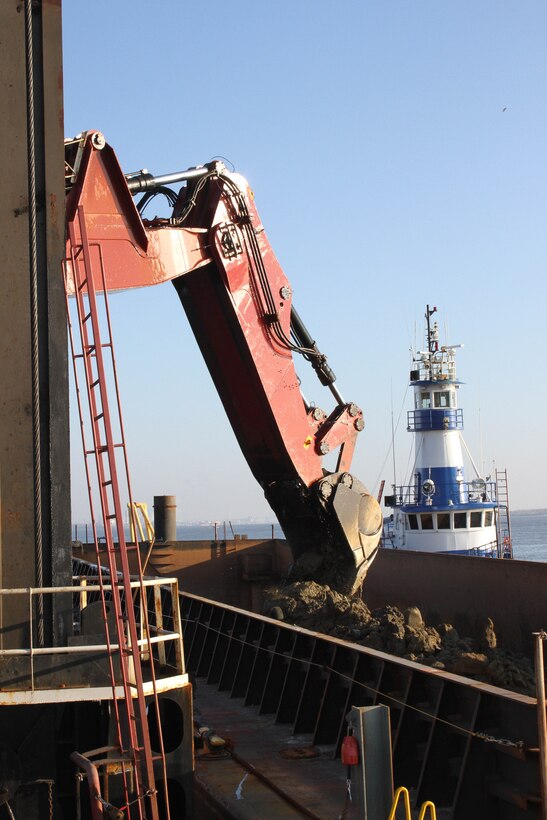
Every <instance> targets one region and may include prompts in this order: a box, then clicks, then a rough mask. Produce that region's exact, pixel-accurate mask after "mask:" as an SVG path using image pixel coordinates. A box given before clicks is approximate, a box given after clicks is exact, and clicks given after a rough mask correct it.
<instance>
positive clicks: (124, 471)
mask: <svg viewBox="0 0 547 820" xmlns="http://www.w3.org/2000/svg"><path fill="white" fill-rule="evenodd" d="M67 228H68V247H67V250H68V253H67V264H66V265H65V271H67V270H70V275H71V283H72V286H71V288H69V287H68V286H67V310H68V320H69V328H70V339H71V343H72V354H73V363H74V373H75V377H76V387H77V394H78V406H79V410H80V424H81V430H82V440H83V444H84V453H85V462H86V476H87V480H88V487H89V497H90V507H91V514H92V518H93V533H94V536H95V546H96V552H97V563H98V566H99V579H100V585H101V588H102V595H101V600H102V606H103V618H104V622H105V637H106V643H107V646H108V657H109V664H110V678H111V685H112V697H113V704H114V714H115V724H116V730H117V739H118V746H119V750H120V755H121V756H122V757H123V756H126V757H127V759H128V768H130V769H131V771H133V773H134V778H135V787H136V798H135V795H134V794H131V793H130V792H129V788H128V777H127V774H128V772H127V771H126V770H125V769H124V770H123V781H124V791H125V798H126V803H127V804H129V803H130V802H132V805H133V808H131V806H129V805H128V807H127V812H128V814H127V816H128V817H129V818H130V817H138V818H139V820H143V819H144V818H145V817H149V818H151V820H159V814H158V803H157V796H156V787H155V777H154V758H155V755H154V754H153V752H152V748H151V743H150V734H149V727H148V720H147V704H146V701H145V697H144V681H143V672H142V667H141V657H140V649H139V646H138V638H139V635H138V631H137V619H136V612H135V604H134V598H133V592H132V589H131V586H130V582H131V573H130V568H129V560H128V550H129V549H131V548H132V549H133V550H134V552H135V555H136V560H137V565H138V577H139V578H140V580H141V581H142V569H141V567H140V555H139V550H138V549H137V548H136V545H135V544H133V545H131V544H128V543H127V541H126V538H125V532H124V516H123V511H124V507H123V505H122V501H121V494H120V481H121V480H122V479H121V477H120V473H121V476H123V479H125V486H126V490H127V494H128V499H129V501H131V500H132V497H131V487H130V480H129V470H128V464H127V454H126V447H125V439H124V432H123V421H122V417H121V406H120V397H119V391H118V383H117V376H116V367H115V359H114V348H113V343H112V331H111V327H110V318H109V311H108V301H107V290H108V289H107V286H106V282H105V277H104V267H103V265H102V259H101V256H100V255H97V254H94V253H93V251H94V250H96V247H93V246H92V245H91V243H90V241H89V237H88V235H87V220H86V215H85V209H84V206H82V205H78V207H77V208H76V209H75V210H73V211H72V212H71V216H70V219H69V221H68V225H67ZM97 283H99V284H100V289H101V291H102V293H103V304H102V305H101V306H100V305H99V303H98V296H97V287H96V285H97ZM70 290H72V291H73V293H74V295H75V304H76V317H77V324H78V330H79V339H80V343H81V352H80V353H77V352H76V348H75V344H74V334H73V331H72V322H71V316H70V310H69V309H68V308H69V304H68V293H69V291H70ZM105 324H106V337H105V335H104V334H105V327H104V325H105ZM108 357H110V369H108V368H107V358H108ZM78 361H80V362H81V363H82V364H83V371H84V376H85V385H86V389H87V398H88V406H89V419H88V424H89V427H90V429H91V435H92V440H93V446H92V447H91V448H88V447H87V445H86V443H85V432H84V427H85V419H84V413H83V406H82V402H81V396H80V390H79V386H78V367H77V362H78ZM109 377H110V379H113V381H114V385H115V398H116V401H115V403H114V408H115V409H114V412H113V413H112V412H111V409H110V403H109V395H108V381H109ZM114 430H117V435H118V436H119V438H118V441H116V439H115V433H114ZM120 453H121V456H122V458H121V464H120V465H119V464H118V463H117V457H116V456H117V454H120ZM90 461H91V463H92V465H93V466H94V468H95V469H94V470H93V469H90V465H89V462H90ZM93 479H95V480H96V487H95V493H96V495H98V498H99V504H100V509H101V514H102V524H103V528H104V536H105V542H106V555H105V553H104V552H101V550H100V547H99V542H98V538H97V523H96V518H95V512H94V502H93V495H94V491H93V486H92V484H93ZM131 509H132V507H131ZM135 531H136V528H135ZM115 538H116V539H117V544H116V543H115ZM105 557H106V559H107V564H108V570H109V577H108V578H107V579H105V577H104V574H103V572H102V570H101V563H102V561H104V559H105ZM107 582H108V583H110V582H111V583H112V591H111V593H110V594H109V597H108V600H107V596H106V593H105V590H104V584H105V583H107ZM140 596H141V597H140V600H141V609H142V614H143V619H144V624H145V631H146V635H147V636H149V634H150V631H149V629H148V623H147V613H146V595H145V591H144V587H142V586H141V588H140ZM109 608H112V610H113V612H114V622H115V627H116V638H117V645H118V647H119V649H113V648H112V640H111V635H110V632H109V627H108V624H109V618H108V610H109ZM148 651H149V656H150V657H151V658H152V652H151V646H150V645H149V646H148ZM117 664H119V668H120V672H119V677H120V680H121V687H122V689H123V697H122V698H119V696H118V695H117V691H116V690H117V679H118V674H117V672H116V669H115V666H117ZM150 676H151V678H152V681H153V684H154V686H153V689H154V693H155V697H154V704H153V708H155V709H156V714H157V718H158V720H157V723H158V727H159V726H160V725H161V724H160V720H159V702H158V698H157V692H156V686H155V679H154V669H153V663H151V664H150ZM133 679H134V683H133V682H132V681H133ZM161 745H162V744H161V741H160V746H161ZM157 757H159V759H160V760H161V764H162V767H163V773H164V777H163V780H164V784H165V788H167V777H166V776H165V755H164V754H163V751H162V750H161V749H160V752H159V755H158V756H157ZM165 803H166V806H167V808H166V812H167V814H166V815H165V817H166V820H168V818H169V809H168V800H167V795H166V800H165Z"/></svg>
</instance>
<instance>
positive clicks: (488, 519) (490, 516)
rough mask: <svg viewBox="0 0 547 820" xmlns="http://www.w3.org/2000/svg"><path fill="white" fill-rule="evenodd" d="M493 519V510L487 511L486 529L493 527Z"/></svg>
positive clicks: (485, 515)
mask: <svg viewBox="0 0 547 820" xmlns="http://www.w3.org/2000/svg"><path fill="white" fill-rule="evenodd" d="M492 518H493V513H492V510H486V512H485V513H484V526H485V527H491V526H492Z"/></svg>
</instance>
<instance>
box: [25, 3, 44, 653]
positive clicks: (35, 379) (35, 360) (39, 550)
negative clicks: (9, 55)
mask: <svg viewBox="0 0 547 820" xmlns="http://www.w3.org/2000/svg"><path fill="white" fill-rule="evenodd" d="M25 25H26V32H25V33H26V66H27V149H28V190H29V193H28V195H29V208H28V210H29V240H30V242H29V251H30V302H31V335H32V342H31V344H32V430H33V457H34V465H33V466H34V526H35V552H36V584H37V586H39V587H42V586H43V585H44V556H43V533H42V460H41V431H40V351H39V334H38V324H39V323H38V240H37V234H38V231H37V213H36V211H37V208H36V134H35V128H34V116H35V108H34V76H33V71H34V49H33V42H32V38H33V25H32V0H26V3H25ZM37 605H38V623H37V635H38V644H39V645H40V646H43V645H44V599H43V596H42V595H40V596H38V602H37Z"/></svg>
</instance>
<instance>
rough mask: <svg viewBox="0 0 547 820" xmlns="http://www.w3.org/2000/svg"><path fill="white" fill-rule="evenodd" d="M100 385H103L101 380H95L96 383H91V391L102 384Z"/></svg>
mask: <svg viewBox="0 0 547 820" xmlns="http://www.w3.org/2000/svg"><path fill="white" fill-rule="evenodd" d="M100 383H101V380H100V379H95V381H94V382H91V384H90V385H89V387H90V389H91V390H93V389H94V388H95V387H97V385H98V384H100Z"/></svg>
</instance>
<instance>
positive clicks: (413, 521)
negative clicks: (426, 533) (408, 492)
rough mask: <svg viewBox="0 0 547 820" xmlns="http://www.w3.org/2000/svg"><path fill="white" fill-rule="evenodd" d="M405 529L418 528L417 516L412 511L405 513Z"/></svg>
mask: <svg viewBox="0 0 547 820" xmlns="http://www.w3.org/2000/svg"><path fill="white" fill-rule="evenodd" d="M407 525H408V526H407V529H410V530H417V529H418V516H417V515H415V514H414V513H409V514H408V515H407Z"/></svg>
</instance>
